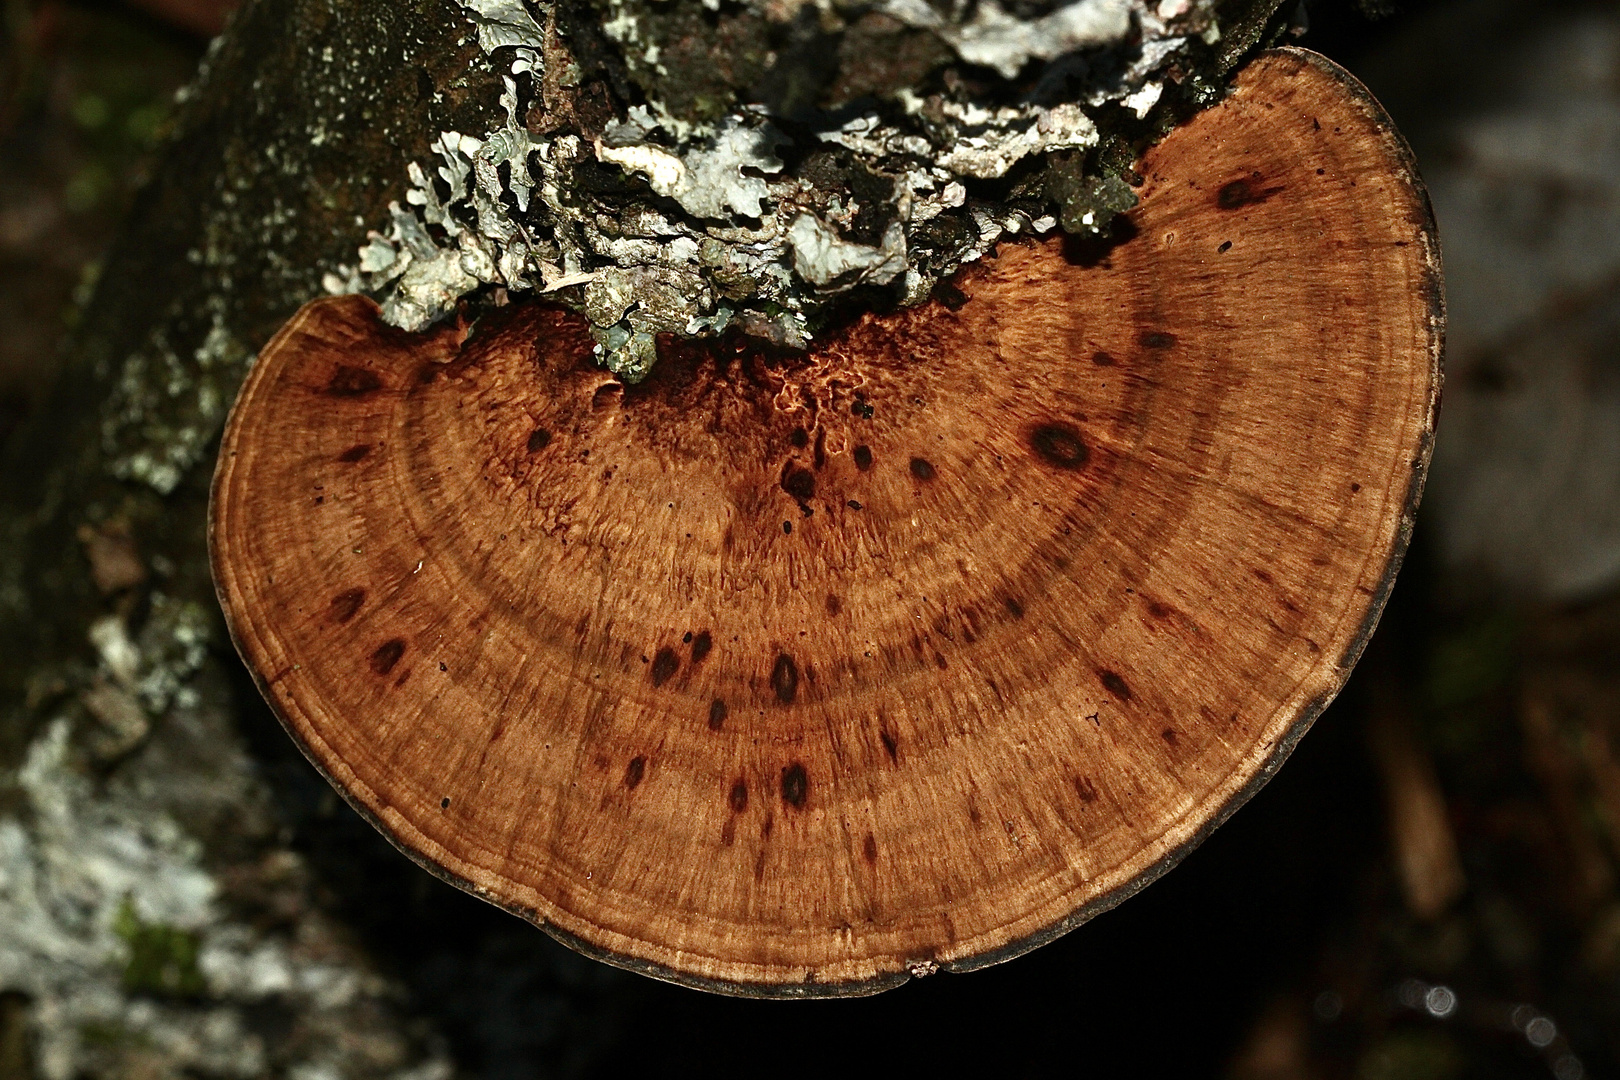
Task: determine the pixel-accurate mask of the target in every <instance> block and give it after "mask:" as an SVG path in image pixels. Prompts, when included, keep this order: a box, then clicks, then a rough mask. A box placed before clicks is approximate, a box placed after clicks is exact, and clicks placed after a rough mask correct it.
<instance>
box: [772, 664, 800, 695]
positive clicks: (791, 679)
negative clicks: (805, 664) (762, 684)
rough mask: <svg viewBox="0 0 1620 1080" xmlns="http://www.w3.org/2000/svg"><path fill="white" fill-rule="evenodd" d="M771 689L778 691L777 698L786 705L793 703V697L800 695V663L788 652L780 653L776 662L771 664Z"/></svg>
mask: <svg viewBox="0 0 1620 1080" xmlns="http://www.w3.org/2000/svg"><path fill="white" fill-rule="evenodd" d="M771 689H772V690H775V691H776V700H777V701H780V702H781V703H782V704H784V705H791V704H793V699H794V698H796V697H798V696H799V665H798V664H795V663H794V662H793V657H791V656H789V655H788V654H787V653H778V654H777V656H776V663H775V664H773V665H771Z"/></svg>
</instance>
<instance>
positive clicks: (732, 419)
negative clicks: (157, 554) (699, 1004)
mask: <svg viewBox="0 0 1620 1080" xmlns="http://www.w3.org/2000/svg"><path fill="white" fill-rule="evenodd" d="M1140 169H1141V172H1142V174H1143V175H1144V177H1145V178H1146V182H1145V183H1144V185H1143V186H1142V188H1141V189H1140V196H1141V205H1140V206H1139V207H1138V208H1137V209H1136V210H1135V211H1134V212H1133V213H1132V215H1131V219H1130V220H1131V223H1132V225H1133V226H1134V236H1132V237H1131V238H1130V239H1128V240H1126V241H1124V242H1122V243H1120V244H1118V245H1117V246H1115V247H1113V248H1112V249H1111V250H1109V251H1108V252H1107V254H1106V256H1105V257H1104V258H1102V259H1101V260H1100V261H1094V260H1085V259H1080V258H1076V257H1074V253H1073V252H1072V251H1069V252H1067V253H1066V249H1065V246H1064V243H1063V242H1061V241H1056V240H1053V241H1048V242H1045V243H1039V244H1030V245H1022V246H1020V245H1010V246H1004V247H1003V248H1002V249H1001V250H1000V252H999V253H998V255H997V257H995V258H994V259H990V260H986V261H985V262H983V263H982V264H981V265H978V266H975V267H973V268H971V269H970V270H968V271H966V272H964V273H963V274H962V275H961V276H960V277H958V278H957V279H956V281H955V282H954V287H953V290H951V291H950V292H951V295H950V296H949V299H948V302H945V301H937V302H933V303H930V304H928V305H926V306H923V307H919V308H914V309H909V310H904V311H901V312H899V313H896V314H890V315H882V316H867V317H863V318H861V319H859V320H858V321H856V322H854V323H853V324H852V325H850V326H849V327H848V328H847V329H846V330H844V331H842V332H840V333H838V334H837V335H835V336H831V337H829V338H828V339H827V340H825V341H824V342H822V343H821V344H819V345H818V346H817V347H816V348H815V349H814V350H813V351H812V352H810V353H809V354H807V355H805V354H795V355H763V354H761V353H760V352H759V351H757V350H756V349H754V348H753V347H751V346H750V345H749V344H748V343H747V342H746V341H737V342H730V343H726V344H721V345H716V344H713V343H687V344H673V343H670V344H668V345H667V346H666V347H665V349H664V355H663V358H662V359H661V360H660V362H659V364H658V366H657V368H656V369H655V371H654V373H653V374H652V376H651V377H650V378H649V379H648V380H647V381H646V382H644V383H642V384H640V385H638V386H624V385H622V384H620V383H619V382H617V381H616V380H615V379H614V378H613V377H612V376H609V375H607V374H606V373H604V372H603V371H601V370H600V369H599V368H598V367H597V366H596V365H595V364H594V363H593V362H592V358H591V348H590V344H591V339H590V337H589V336H588V334H587V333H586V327H585V325H584V323H583V322H582V321H581V320H580V319H579V318H578V317H576V316H574V315H572V314H570V313H568V312H566V311H563V310H561V309H559V308H556V307H549V306H543V305H514V306H511V307H508V308H505V309H502V310H500V311H498V312H496V313H494V314H491V315H487V316H485V317H484V318H483V319H482V320H481V321H480V322H479V323H478V324H477V325H476V326H475V327H474V328H473V329H472V330H471V332H470V335H469V334H468V333H467V332H466V331H465V330H460V329H444V330H441V331H439V332H438V333H435V334H432V335H430V336H423V337H416V336H408V335H405V334H403V333H400V332H398V331H394V330H391V329H389V328H387V327H385V326H383V325H381V324H380V323H379V322H378V319H377V314H376V309H375V307H374V306H373V305H372V304H371V303H370V302H369V301H367V300H365V299H362V298H358V297H345V298H339V299H329V300H322V301H318V302H316V303H313V304H311V305H309V306H308V307H306V308H305V309H304V310H303V311H301V312H300V313H299V314H298V315H297V316H296V317H295V318H294V319H293V320H292V321H291V322H290V323H288V325H287V326H286V327H285V328H284V329H283V330H282V331H281V333H280V334H279V335H278V336H277V337H276V339H275V340H274V341H273V342H272V343H271V344H270V345H269V346H268V347H267V348H266V350H265V351H264V353H263V355H262V357H261V358H260V360H259V362H258V364H257V365H256V366H255V367H254V369H253V372H252V374H251V376H250V378H249V380H248V382H247V385H246V386H245V388H244V389H243V391H242V395H241V399H240V400H239V401H238V402H237V405H236V409H235V412H234V413H233V414H232V417H231V420H230V424H229V427H228V429H227V431H226V434H225V439H224V446H223V449H222V452H221V456H220V464H219V470H218V474H217V477H216V480H215V488H214V502H213V508H212V543H213V558H214V569H215V573H216V576H217V580H218V584H219V590H220V595H221V598H222V599H223V602H224V605H225V611H226V613H227V616H228V618H229V620H230V624H231V627H232V630H233V632H234V634H235V636H236V640H237V643H238V645H239V646H240V648H241V651H242V654H243V656H244V657H245V658H246V660H247V662H248V664H249V665H250V667H251V668H252V669H253V670H254V672H256V674H257V676H258V678H259V680H260V684H261V686H262V687H263V689H264V692H265V694H266V696H267V697H268V698H269V700H270V702H271V703H272V705H273V706H274V707H275V709H276V711H277V712H278V713H279V714H280V716H281V718H282V720H283V721H284V722H285V724H286V725H287V727H288V729H289V730H290V731H291V732H292V734H293V735H294V737H295V738H297V739H298V740H299V742H300V743H301V744H302V745H303V747H304V748H305V750H306V752H307V753H308V754H309V755H310V757H311V758H312V759H313V760H314V761H315V763H316V764H317V765H318V766H319V767H320V768H321V769H322V770H324V771H325V773H326V774H327V775H328V776H329V777H330V778H331V780H332V781H333V783H335V784H336V785H337V786H338V788H340V789H341V790H342V791H343V792H344V793H345V794H346V795H347V797H348V798H349V799H350V800H351V801H352V802H353V803H354V805H355V806H356V807H357V808H359V809H360V810H361V812H362V813H364V814H366V815H367V816H369V817H370V818H371V819H372V820H373V821H374V822H375V823H376V824H377V826H378V827H379V828H381V829H382V830H383V831H384V832H386V833H387V834H388V835H389V836H390V837H391V838H392V839H393V840H394V842H395V843H396V844H398V845H399V846H400V847H401V848H403V849H404V850H405V851H406V852H407V853H409V854H410V855H411V856H412V857H413V858H415V859H417V860H418V861H420V862H421V863H423V864H424V865H426V866H428V867H430V868H431V869H433V870H434V871H436V872H437V873H439V874H442V875H443V876H445V877H446V878H448V879H450V880H452V881H454V882H456V883H457V884H460V885H462V886H463V887H465V888H467V889H469V890H471V891H473V892H475V893H477V894H478V895H480V896H483V897H485V898H486V899H488V900H491V901H493V902H495V903H497V904H500V905H501V906H503V907H505V908H508V909H510V910H512V911H514V912H517V913H519V914H521V915H523V916H525V917H526V918H529V919H531V920H533V921H535V922H537V923H539V924H541V925H542V926H544V927H546V928H547V929H548V930H550V931H551V932H553V933H554V934H556V935H558V936H559V937H561V938H563V939H564V940H566V941H568V942H569V943H570V944H573V945H574V946H576V947H577V948H580V949H582V950H584V951H586V952H589V953H592V954H594V955H597V956H600V957H602V958H604V959H607V960H610V961H612V962H614V963H618V964H621V965H624V966H626V967H630V968H634V969H636V970H640V971H644V972H647V973H649V974H653V975H657V976H660V977H663V978H669V979H674V980H677V981H681V982H685V983H689V984H692V985H698V986H703V987H706V988H709V989H715V990H722V991H726V992H732V993H742V994H761V995H764V994H779V995H789V994H796V995H807V996H810V995H828V994H843V993H861V992H870V991H875V990H879V989H882V988H884V987H886V986H890V985H893V984H895V983H897V982H899V981H902V980H903V979H904V978H906V976H907V974H908V973H917V972H921V971H932V970H935V969H936V968H951V969H957V970H961V969H966V968H972V967H977V966H981V965H983V964H987V963H991V962H994V961H996V960H1000V959H1005V958H1007V957H1010V956H1013V955H1016V954H1017V953H1019V952H1021V951H1023V950H1026V949H1028V948H1031V947H1033V946H1034V945H1036V944H1039V943H1040V942H1042V941H1045V940H1048V939H1050V938H1051V937H1053V936H1055V935H1056V934H1059V933H1061V932H1063V931H1064V930H1066V929H1068V928H1070V927H1072V926H1074V925H1075V924H1077V923H1078V922H1080V921H1082V920H1084V919H1086V918H1088V917H1090V916H1091V915H1093V914H1096V913H1097V912H1099V911H1101V910H1103V909H1104V908H1106V907H1108V906H1109V905H1111V904H1114V903H1117V902H1118V901H1119V900H1120V899H1121V898H1123V897H1125V896H1127V895H1129V894H1130V893H1132V892H1134V891H1135V890H1136V889H1138V888H1140V887H1142V885H1143V884H1145V883H1146V882H1148V881H1150V880H1152V879H1153V878H1154V877H1156V876H1157V875H1158V874H1160V873H1162V872H1163V871H1164V870H1165V869H1166V868H1167V867H1168V866H1170V865H1171V864H1172V863H1174V862H1175V860H1176V859H1178V858H1179V857H1180V856H1181V855H1183V854H1184V853H1185V852H1186V851H1187V850H1188V849H1189V848H1191V847H1192V845H1194V844H1196V843H1197V842H1198V841H1199V840H1200V839H1201V838H1202V837H1203V836H1205V835H1206V834H1207V833H1208V832H1209V831H1210V829H1211V828H1213V827H1214V826H1215V825H1216V824H1217V823H1218V822H1220V821H1221V820H1222V819H1223V818H1224V817H1225V816H1226V815H1227V814H1229V813H1230V812H1231V811H1232V810H1233V809H1234V808H1235V807H1236V806H1237V805H1238V804H1240V803H1241V802H1242V801H1243V800H1244V799H1245V798H1247V797H1248V796H1249V795H1250V794H1252V793H1253V792H1254V791H1255V789H1256V788H1257V787H1258V786H1259V785H1260V784H1261V783H1262V782H1264V780H1265V779H1266V778H1267V777H1268V776H1269V775H1270V774H1271V772H1272V771H1273V770H1275V769H1276V768H1277V766H1278V765H1279V764H1280V762H1281V761H1282V759H1283V758H1284V757H1285V756H1286V754H1287V752H1288V750H1289V748H1290V747H1291V746H1292V745H1293V743H1294V742H1295V741H1296V740H1297V739H1298V738H1299V737H1300V735H1301V734H1302V733H1303V731H1304V730H1305V728H1306V727H1307V726H1308V725H1309V724H1310V722H1311V720H1312V719H1313V718H1314V717H1315V716H1316V715H1317V714H1318V713H1319V712H1320V711H1321V709H1322V708H1323V706H1324V705H1325V704H1326V703H1327V701H1328V700H1329V699H1330V698H1331V697H1332V696H1333V694H1334V693H1335V692H1336V691H1337V690H1338V689H1339V687H1340V686H1341V685H1342V684H1343V683H1344V680H1345V677H1346V675H1347V674H1348V671H1349V668H1350V665H1351V664H1352V663H1353V662H1354V661H1355V659H1356V656H1357V655H1358V653H1359V652H1360V650H1361V647H1362V645H1363V643H1364V642H1365V641H1366V639H1367V636H1368V634H1369V633H1370V632H1371V629H1372V626H1373V624H1374V622H1375V620H1376V617H1377V614H1378V611H1379V608H1380V606H1381V604H1382V602H1383V599H1384V597H1385V595H1386V594H1387V592H1388V589H1389V586H1390V582H1391V579H1392V577H1393V575H1394V573H1395V569H1396V565H1397V563H1398V562H1399V558H1400V554H1401V552H1402V550H1403V549H1404V546H1405V543H1406V538H1407V535H1408V531H1409V529H1410V526H1411V514H1412V512H1413V509H1414V506H1415V504H1416V500H1417V496H1418V491H1419V488H1420V487H1421V480H1422V476H1423V470H1424V466H1425V463H1426V462H1427V459H1428V453H1429V444H1430V437H1431V433H1432V425H1433V421H1434V411H1435V403H1436V398H1437V394H1438V390H1439V355H1440V340H1441V321H1442V315H1441V305H1442V301H1441V294H1440V278H1439V268H1438V256H1437V252H1436V245H1435V237H1434V227H1433V222H1432V220H1431V218H1430V215H1429V211H1428V208H1427V205H1426V202H1425V199H1424V195H1423V192H1422V189H1421V187H1420V185H1419V183H1418V181H1417V179H1416V177H1415V175H1414V173H1413V170H1412V163H1411V159H1410V157H1409V155H1408V152H1407V150H1406V148H1405V146H1404V145H1403V143H1402V142H1401V140H1400V138H1399V136H1398V135H1396V134H1395V132H1394V131H1393V130H1392V129H1391V127H1390V124H1389V120H1388V118H1387V117H1386V116H1385V115H1384V113H1383V112H1382V111H1381V110H1380V109H1379V107H1378V106H1377V104H1376V103H1375V102H1374V101H1372V99H1371V98H1370V97H1369V96H1368V95H1367V93H1366V91H1365V90H1364V89H1362V88H1361V87H1360V86H1359V85H1357V84H1356V83H1355V82H1354V81H1353V80H1352V79H1351V78H1350V77H1349V76H1348V75H1346V74H1345V73H1344V72H1342V71H1340V70H1339V69H1337V68H1336V67H1334V66H1333V65H1331V64H1329V63H1328V62H1327V61H1325V60H1323V59H1322V58H1320V57H1317V56H1315V55H1313V54H1310V53H1306V52H1302V51H1298V50H1284V51H1279V52H1272V53H1268V54H1266V55H1264V56H1262V57H1261V58H1260V59H1258V60H1256V61H1255V62H1254V63H1252V64H1251V65H1250V66H1249V67H1248V68H1247V69H1245V70H1244V71H1243V72H1242V74H1241V75H1240V76H1239V77H1238V78H1237V81H1236V85H1235V88H1234V89H1233V91H1232V93H1231V94H1230V96H1229V97H1227V98H1226V100H1225V101H1224V102H1222V103H1221V104H1220V105H1218V106H1215V107H1213V108H1211V109H1210V110H1208V111H1206V112H1204V113H1202V114H1201V115H1199V116H1197V117H1195V118H1194V119H1192V120H1191V121H1190V122H1188V123H1187V124H1185V125H1184V126H1182V127H1180V128H1179V129H1177V130H1176V131H1175V132H1173V133H1172V134H1171V135H1170V136H1169V137H1167V138H1166V139H1165V140H1164V141H1163V143H1162V144H1161V145H1159V146H1158V147H1157V148H1155V149H1154V150H1152V151H1151V152H1150V153H1149V154H1148V155H1147V156H1146V157H1145V159H1144V160H1143V161H1142V162H1141V164H1140Z"/></svg>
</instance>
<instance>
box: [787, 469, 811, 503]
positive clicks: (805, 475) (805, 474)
mask: <svg viewBox="0 0 1620 1080" xmlns="http://www.w3.org/2000/svg"><path fill="white" fill-rule="evenodd" d="M782 490H783V491H785V492H787V493H788V494H789V495H791V496H793V497H794V498H795V499H799V500H801V501H803V500H804V499H808V498H810V497H811V496H813V495H815V493H816V474H815V473H813V472H811V471H810V470H809V469H804V468H800V467H799V466H797V465H789V466H788V467H787V468H786V469H783V470H782Z"/></svg>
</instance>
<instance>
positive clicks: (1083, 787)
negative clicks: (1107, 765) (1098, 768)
mask: <svg viewBox="0 0 1620 1080" xmlns="http://www.w3.org/2000/svg"><path fill="white" fill-rule="evenodd" d="M1074 793H1075V794H1076V795H1078V796H1080V801H1081V802H1083V803H1094V802H1096V801H1097V785H1096V784H1093V783H1092V782H1091V781H1090V780H1088V779H1086V778H1085V777H1084V776H1077V777H1075V778H1074Z"/></svg>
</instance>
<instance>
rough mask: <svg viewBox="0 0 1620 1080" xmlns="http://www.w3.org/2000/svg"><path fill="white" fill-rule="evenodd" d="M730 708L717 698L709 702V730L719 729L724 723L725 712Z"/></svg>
mask: <svg viewBox="0 0 1620 1080" xmlns="http://www.w3.org/2000/svg"><path fill="white" fill-rule="evenodd" d="M730 711H731V710H730V709H728V708H726V703H725V702H723V701H721V700H720V699H719V698H715V699H714V700H713V701H711V702H709V730H710V731H719V730H720V729H721V728H722V727H724V726H725V723H726V714H727V713H728V712H730Z"/></svg>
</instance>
